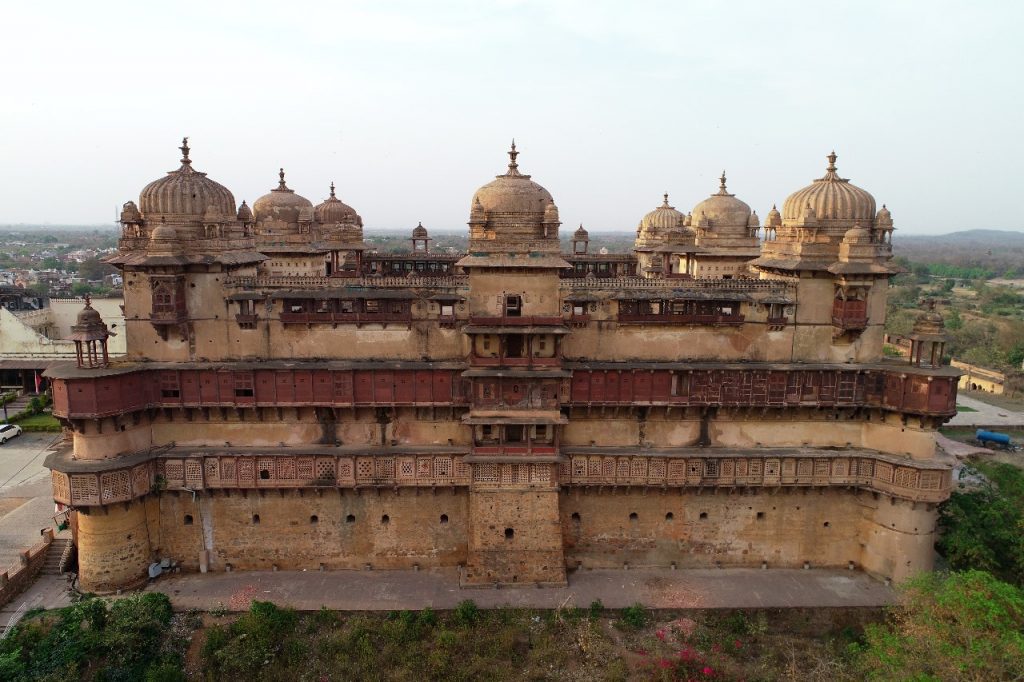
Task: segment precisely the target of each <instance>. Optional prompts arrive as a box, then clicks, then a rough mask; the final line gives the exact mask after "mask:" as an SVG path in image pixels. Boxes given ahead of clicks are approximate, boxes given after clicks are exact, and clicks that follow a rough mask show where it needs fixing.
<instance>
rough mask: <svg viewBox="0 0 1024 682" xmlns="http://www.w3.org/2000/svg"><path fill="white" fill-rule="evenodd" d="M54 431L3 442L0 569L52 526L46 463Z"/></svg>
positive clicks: (14, 561)
mask: <svg viewBox="0 0 1024 682" xmlns="http://www.w3.org/2000/svg"><path fill="white" fill-rule="evenodd" d="M57 436H59V434H55V433H26V434H23V435H21V436H18V437H17V438H14V439H12V440H9V441H7V442H6V443H4V444H3V445H0V571H3V570H5V569H7V567H8V566H11V565H15V566H16V565H18V555H19V553H20V552H22V551H24V550H26V549H28V548H29V547H31V546H32V545H34V544H36V543H37V542H39V534H40V531H41V530H42V529H43V528H50V527H52V526H53V512H54V509H53V491H52V489H51V487H50V471H49V469H46V468H45V467H44V466H43V459H45V457H46V454H47V453H48V452H49V445H50V444H51V443H53V442H54V441H55V440H56V437H57Z"/></svg>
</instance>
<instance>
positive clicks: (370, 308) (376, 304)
mask: <svg viewBox="0 0 1024 682" xmlns="http://www.w3.org/2000/svg"><path fill="white" fill-rule="evenodd" d="M363 310H365V311H366V312H368V313H379V312H380V301H377V300H375V299H372V298H371V299H367V300H365V301H363Z"/></svg>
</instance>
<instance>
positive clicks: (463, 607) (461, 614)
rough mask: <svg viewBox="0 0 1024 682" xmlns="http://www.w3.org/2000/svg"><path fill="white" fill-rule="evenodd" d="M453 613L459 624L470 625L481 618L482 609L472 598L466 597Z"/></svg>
mask: <svg viewBox="0 0 1024 682" xmlns="http://www.w3.org/2000/svg"><path fill="white" fill-rule="evenodd" d="M453 615H454V616H455V623H456V624H457V625H460V626H462V627H468V626H470V625H473V624H474V623H476V622H477V620H479V619H480V609H479V607H477V605H476V602H474V601H473V600H472V599H464V600H463V601H460V602H459V604H458V606H456V607H455V613H454V614H453Z"/></svg>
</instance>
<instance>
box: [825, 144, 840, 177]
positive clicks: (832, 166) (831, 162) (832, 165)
mask: <svg viewBox="0 0 1024 682" xmlns="http://www.w3.org/2000/svg"><path fill="white" fill-rule="evenodd" d="M825 158H827V159H828V168H827V169H826V170H830V171H832V172H833V173H835V172H836V170H838V169H837V168H836V159H838V158H839V157H838V156H837V155H836V150H835V149H833V150H832V153H831V154H829V155H828V156H827V157H825Z"/></svg>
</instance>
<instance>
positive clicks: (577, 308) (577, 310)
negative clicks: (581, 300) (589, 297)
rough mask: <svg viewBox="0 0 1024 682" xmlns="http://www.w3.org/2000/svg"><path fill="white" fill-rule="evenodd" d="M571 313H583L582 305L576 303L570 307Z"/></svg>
mask: <svg viewBox="0 0 1024 682" xmlns="http://www.w3.org/2000/svg"><path fill="white" fill-rule="evenodd" d="M572 314H573V315H582V314H583V306H581V305H578V304H577V305H574V306H573V307H572Z"/></svg>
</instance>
